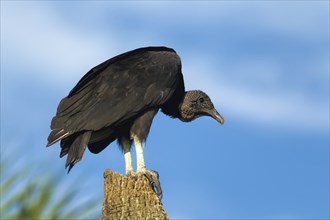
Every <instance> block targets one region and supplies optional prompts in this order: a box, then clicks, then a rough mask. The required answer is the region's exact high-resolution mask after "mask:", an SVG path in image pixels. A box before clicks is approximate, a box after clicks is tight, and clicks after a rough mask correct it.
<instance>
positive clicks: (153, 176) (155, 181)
mask: <svg viewBox="0 0 330 220" xmlns="http://www.w3.org/2000/svg"><path fill="white" fill-rule="evenodd" d="M140 172H141V173H143V174H144V175H145V177H147V179H148V180H149V182H150V185H151V188H152V189H153V191H154V192H155V193H156V194H157V196H158V198H159V199H160V200H161V199H162V197H163V193H162V188H161V186H160V182H159V174H158V172H157V171H154V170H147V169H143V170H142V171H140Z"/></svg>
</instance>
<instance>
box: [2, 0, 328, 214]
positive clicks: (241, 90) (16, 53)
mask: <svg viewBox="0 0 330 220" xmlns="http://www.w3.org/2000/svg"><path fill="white" fill-rule="evenodd" d="M150 45H164V46H168V47H172V48H174V49H175V50H176V51H177V53H178V54H179V55H180V57H181V59H182V64H183V73H184V79H185V85H186V89H200V90H203V91H205V92H206V93H208V94H209V96H210V97H211V99H212V100H213V102H214V104H215V106H216V108H217V109H218V111H219V112H220V113H221V114H222V115H223V116H224V118H225V124H224V125H223V126H220V125H219V124H217V123H216V122H215V121H214V120H212V119H210V118H200V119H198V120H196V121H194V122H192V123H182V122H181V121H179V120H173V119H170V118H169V117H166V116H164V115H162V114H161V113H159V114H158V115H157V116H156V118H155V120H154V122H153V125H152V128H151V132H150V135H149V138H148V141H147V144H146V146H145V160H146V165H147V167H148V168H150V169H154V170H157V171H158V172H159V173H160V180H161V183H162V187H163V192H164V197H163V204H164V207H165V209H166V211H167V213H168V215H169V216H170V218H171V219H180V218H181V219H182V218H185V219H201V218H204V219H205V218H213V219H237V218H243V219H247V218H250V219H257V218H258V219H270V218H273V219H274V218H275V219H327V218H329V2H328V1H288V2H286V1H279V2H276V1H203V2H202V1H200V2H199V1H180V2H174V1H157V2H150V1H142V2H133V1H129V2H119V1H118V2H117V1H111V2H110V1H109V2H107V1H96V2H92V1H70V2H65V1H45V2H38V1H27V2H25V1H1V158H2V159H3V158H5V157H8V156H10V155H17V162H16V163H14V164H13V167H14V168H15V167H19V166H24V164H30V165H31V166H33V167H34V168H33V170H34V172H35V173H38V172H39V171H40V170H44V171H45V170H47V172H48V174H49V175H52V173H54V174H55V173H56V175H57V174H58V173H60V175H63V176H64V177H63V178H64V180H65V181H67V182H65V183H64V184H65V185H66V187H65V186H63V187H61V186H59V188H60V189H61V190H62V192H63V193H65V190H66V189H67V186H68V185H69V186H70V184H71V185H72V187H74V188H76V189H77V190H78V192H79V196H80V199H81V200H82V201H83V200H84V199H88V198H90V197H91V196H94V197H96V198H99V200H100V207H101V202H102V198H103V194H102V193H103V171H104V170H105V169H106V168H110V169H111V170H113V171H118V172H121V173H124V159H123V156H122V154H121V152H120V151H119V150H118V147H117V146H116V144H115V143H113V144H112V145H110V147H108V148H107V149H106V150H105V151H103V152H102V153H101V154H98V155H92V154H91V153H90V152H88V151H86V152H85V156H84V159H83V160H82V161H81V162H79V164H77V165H76V166H75V167H74V169H73V170H72V172H71V173H70V175H66V171H65V170H64V169H63V167H64V163H65V159H60V158H59V157H58V155H59V152H60V149H59V145H58V144H57V145H55V146H52V147H50V148H47V149H46V148H45V145H46V139H47V136H48V133H49V132H50V129H49V124H50V121H51V118H52V117H53V115H54V114H55V112H56V107H57V105H58V103H59V101H60V100H61V98H62V97H64V96H66V95H67V94H68V92H69V91H70V89H71V88H72V87H73V86H74V85H75V84H76V83H77V82H78V80H79V79H80V78H81V77H82V76H83V75H84V74H85V73H86V72H87V71H88V70H89V69H91V68H92V67H94V66H95V65H97V64H99V63H101V62H103V61H104V60H106V59H108V58H110V57H113V56H115V55H117V54H120V53H122V52H125V51H128V50H131V49H135V48H138V47H142V46H150ZM14 168H13V169H14ZM62 169H63V172H62V173H61V172H58V170H62ZM31 178H33V177H31ZM75 179H78V180H79V183H80V184H79V185H77V184H76V183H73V181H74V180H75ZM25 181H29V180H28V178H27V179H26V180H25ZM19 187H24V181H22V186H19ZM100 212H101V209H100ZM91 217H93V216H91Z"/></svg>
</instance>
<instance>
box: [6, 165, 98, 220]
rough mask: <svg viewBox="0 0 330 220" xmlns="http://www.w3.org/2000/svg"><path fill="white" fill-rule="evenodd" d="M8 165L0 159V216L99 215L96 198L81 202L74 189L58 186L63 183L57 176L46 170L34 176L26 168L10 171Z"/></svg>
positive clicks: (59, 217)
mask: <svg viewBox="0 0 330 220" xmlns="http://www.w3.org/2000/svg"><path fill="white" fill-rule="evenodd" d="M8 164H9V163H8V161H7V162H4V161H1V185H0V193H1V194H0V196H1V205H0V213H1V215H0V219H15V220H16V219H33V220H38V219H43V220H44V219H45V220H46V219H49V220H54V219H100V218H101V207H100V206H99V204H98V203H97V201H96V200H91V199H89V200H88V201H86V202H84V203H83V204H82V205H81V202H80V200H81V199H79V198H77V192H75V191H72V190H70V188H69V187H67V188H68V190H65V192H64V191H63V189H62V190H60V189H59V188H58V187H57V186H59V185H61V181H62V185H63V181H64V180H61V177H60V175H57V176H56V177H57V178H55V177H47V174H46V173H38V175H36V174H33V172H32V171H31V169H30V170H29V169H28V168H26V167H24V168H22V169H21V168H19V169H20V170H18V171H17V170H15V172H10V171H7V168H8ZM19 167H21V166H19ZM75 204H76V206H75ZM77 204H78V207H77ZM96 213H99V214H96Z"/></svg>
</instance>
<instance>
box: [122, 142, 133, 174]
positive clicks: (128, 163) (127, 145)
mask: <svg viewBox="0 0 330 220" xmlns="http://www.w3.org/2000/svg"><path fill="white" fill-rule="evenodd" d="M120 142H121V145H122V146H123V149H124V158H125V171H126V175H127V176H129V175H132V174H134V170H133V165H132V156H131V142H130V141H129V140H128V139H126V138H122V139H121V140H120Z"/></svg>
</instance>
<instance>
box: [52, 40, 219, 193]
mask: <svg viewBox="0 0 330 220" xmlns="http://www.w3.org/2000/svg"><path fill="white" fill-rule="evenodd" d="M159 109H161V111H162V112H163V113H165V114H166V115H168V116H170V117H172V118H178V119H180V120H181V121H184V122H189V121H192V120H194V119H196V118H197V117H200V116H204V115H205V116H211V117H213V118H214V119H215V120H217V121H218V122H220V123H221V124H223V123H224V119H223V118H222V117H221V116H220V114H219V113H218V112H217V111H216V110H215V108H214V106H213V104H212V102H211V100H210V98H209V97H208V95H206V94H205V93H204V92H202V91H199V90H192V91H185V88H184V82H183V75H182V72H181V61H180V57H179V56H178V55H177V53H176V52H175V51H174V50H173V49H171V48H167V47H145V48H139V49H136V50H132V51H129V52H126V53H123V54H121V55H118V56H116V57H113V58H111V59H109V60H107V61H105V62H103V63H101V64H99V65H98V66H96V67H94V68H93V69H91V70H90V71H89V72H88V73H87V74H86V75H85V76H83V77H82V79H81V80H80V81H79V82H78V84H77V85H76V86H75V87H74V88H73V89H72V90H71V91H70V93H69V95H68V96H67V97H65V98H63V99H62V100H61V102H60V104H59V105H58V108H57V112H56V115H55V116H54V117H53V119H52V122H51V126H50V127H51V130H52V131H51V133H50V134H49V137H48V144H47V146H50V145H52V144H54V143H56V142H57V141H61V144H60V146H61V153H60V157H63V156H65V155H68V156H67V160H66V164H65V166H66V167H69V170H68V172H69V171H70V170H71V168H72V167H73V166H74V165H75V164H76V163H77V162H79V161H80V160H81V159H82V157H83V154H84V151H85V148H86V146H87V147H88V149H89V151H91V152H92V153H95V154H97V153H99V152H101V151H102V150H103V149H105V148H106V147H107V146H108V145H109V144H110V143H111V142H113V141H114V140H118V143H119V145H120V146H121V147H122V149H123V152H124V158H125V165H126V174H127V175H132V174H134V172H133V167H132V159H131V153H130V149H131V145H132V142H134V145H135V149H136V157H137V173H143V174H145V175H146V176H147V177H148V179H149V181H151V183H152V184H153V187H155V188H156V189H155V191H157V193H158V194H161V189H160V185H159V182H158V173H156V172H155V171H151V170H147V169H146V167H145V164H144V157H143V147H142V144H143V143H144V142H145V141H146V139H147V136H148V133H149V129H150V126H151V122H152V120H153V118H154V116H155V114H156V113H157V112H158V110H159Z"/></svg>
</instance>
